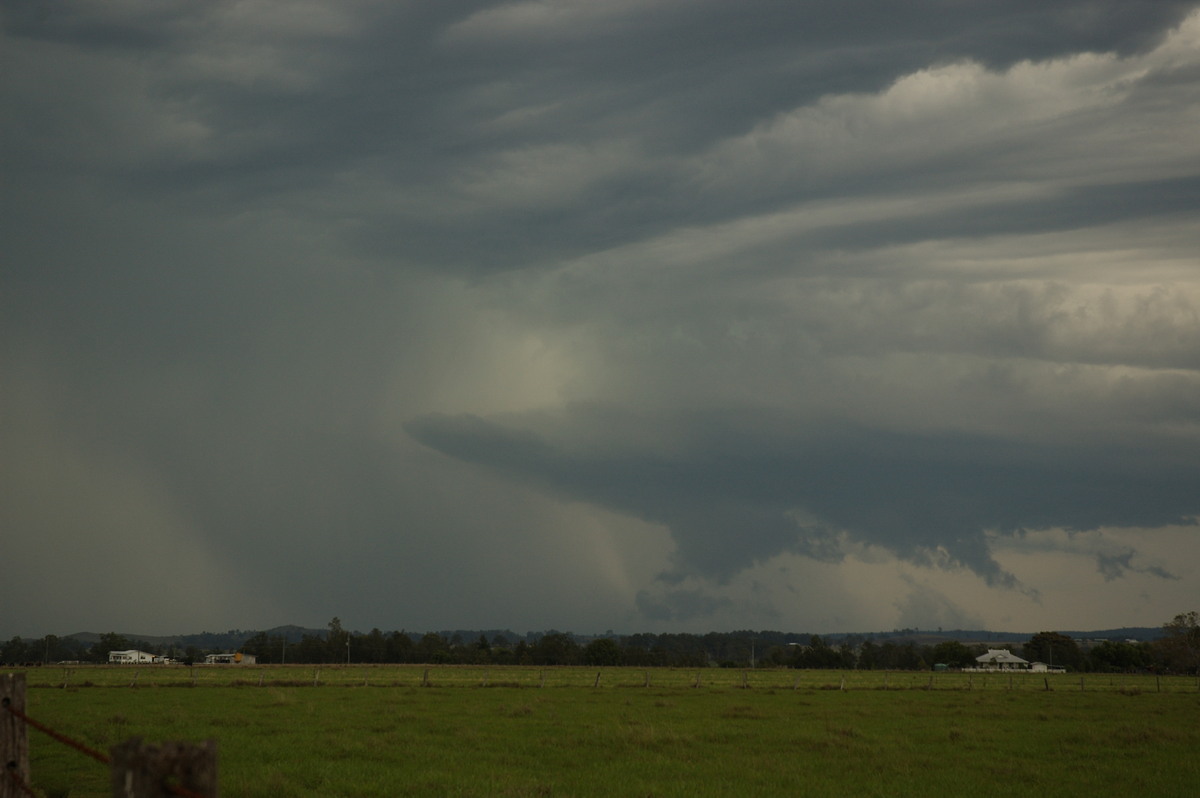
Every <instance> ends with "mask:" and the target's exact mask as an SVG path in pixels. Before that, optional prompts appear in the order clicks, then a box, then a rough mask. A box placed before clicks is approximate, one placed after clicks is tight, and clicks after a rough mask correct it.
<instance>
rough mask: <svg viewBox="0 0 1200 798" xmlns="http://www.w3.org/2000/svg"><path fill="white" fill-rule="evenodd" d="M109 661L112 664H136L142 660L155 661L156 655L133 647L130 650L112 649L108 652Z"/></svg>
mask: <svg viewBox="0 0 1200 798" xmlns="http://www.w3.org/2000/svg"><path fill="white" fill-rule="evenodd" d="M108 662H109V664H110V665H136V664H138V663H142V662H146V663H149V662H154V655H153V654H147V653H146V652H145V651H138V650H137V649H132V648H131V649H130V650H128V651H110V652H108Z"/></svg>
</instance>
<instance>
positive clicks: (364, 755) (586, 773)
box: [27, 666, 1200, 798]
mask: <svg viewBox="0 0 1200 798" xmlns="http://www.w3.org/2000/svg"><path fill="white" fill-rule="evenodd" d="M27 673H28V680H29V684H30V686H31V689H30V690H29V692H28V699H29V700H28V711H29V713H30V714H31V715H32V716H33V717H35V718H37V719H39V720H42V721H43V722H46V723H48V724H50V725H51V726H53V727H54V728H56V729H58V730H60V731H62V732H64V733H67V734H69V735H71V736H73V737H76V738H77V739H79V740H81V741H82V742H85V743H87V744H88V745H91V746H93V747H97V748H101V749H105V748H107V747H108V746H111V745H114V744H116V743H118V742H121V741H123V740H125V739H128V738H129V737H133V736H141V737H144V738H146V739H148V740H169V739H188V740H203V739H208V738H213V739H216V740H217V741H218V745H219V747H220V773H221V785H222V790H221V792H222V795H224V796H268V795H270V796H285V795H288V796H290V795H297V796H330V795H345V796H369V795H409V794H411V795H418V794H419V795H435V796H440V795H447V796H449V795H462V796H472V795H497V796H543V795H560V796H648V795H655V796H676V795H677V796H685V795H686V796H696V795H746V796H750V795H754V796H762V795H805V796H822V795H838V796H844V795H856V796H858V795H864V796H889V798H891V797H893V796H904V795H921V796H930V795H934V796H937V795H962V794H972V793H980V792H983V791H987V792H989V793H994V792H996V791H998V790H1004V791H1008V792H1026V791H1030V790H1034V791H1036V792H1038V794H1041V795H1054V796H1072V795H1080V796H1082V795H1088V796H1094V795H1096V794H1097V793H1103V794H1115V795H1123V794H1129V793H1134V792H1137V793H1141V794H1143V795H1147V796H1150V795H1153V796H1185V795H1186V796H1192V795H1196V794H1200V757H1197V756H1196V751H1197V750H1200V693H1198V692H1197V686H1196V680H1195V679H1182V678H1180V679H1165V678H1164V679H1160V680H1156V679H1155V677H1152V676H1151V677H1145V676H1139V677H1135V676H1114V677H1109V676H1087V677H1085V679H1084V682H1083V684H1082V688H1083V689H1081V684H1080V681H1079V677H1078V676H1077V675H1075V676H1051V677H1048V679H1049V685H1050V687H1051V688H1052V689H1051V690H1049V691H1047V690H1046V689H1045V685H1046V683H1047V682H1046V679H1044V678H1043V677H1041V676H1033V675H1020V676H1016V677H1013V679H1012V680H1011V681H1010V680H1009V678H1008V677H1007V676H999V675H994V674H988V675H984V674H974V675H971V676H968V675H967V674H938V675H936V676H935V677H934V681H933V689H928V688H929V686H930V674H928V673H891V674H884V673H878V672H862V673H845V674H842V673H836V672H818V671H799V672H797V671H761V670H758V671H749V672H743V671H732V670H730V671H727V670H716V669H713V670H704V671H700V672H697V671H694V670H691V671H682V670H665V669H663V670H656V669H652V670H650V671H645V670H636V669H604V670H603V671H598V670H597V669H595V668H591V669H586V668H545V669H540V668H503V669H501V668H490V669H486V668H465V667H458V668H449V667H443V668H436V667H430V668H428V669H426V668H425V667H424V666H386V667H384V666H379V667H368V668H364V667H361V666H355V667H348V668H347V667H330V666H322V667H321V668H320V669H319V670H318V669H317V668H315V667H314V666H293V667H286V668H285V667H270V666H264V667H261V668H255V667H247V668H230V667H225V668H199V667H198V668H195V669H188V668H182V667H175V668H150V667H146V668H141V669H136V668H132V667H129V666H126V667H124V668H106V667H78V668H74V669H73V670H71V671H66V670H64V669H61V668H58V669H54V668H41V669H33V670H30V671H28V672H27ZM597 673H599V674H600V679H599V686H598V687H597V686H596V679H597ZM647 676H648V678H649V682H650V684H649V686H646V680H647ZM135 677H136V678H135ZM798 677H799V680H798V681H797V678H798ZM697 678H699V684H700V687H699V689H696V683H697ZM743 680H744V683H745V684H746V685H748V688H743V686H742V685H743ZM843 680H844V681H843ZM314 682H315V683H316V684H317V685H318V687H316V688H314V687H313V684H314ZM64 683H65V684H66V685H67V686H66V688H65V689H63V688H62V685H63V684H64ZM131 684H136V689H129V686H130V685H131ZM193 684H194V685H195V687H196V688H197V689H190V688H191V687H192V685H193ZM260 684H261V686H260ZM843 684H844V689H842V688H843ZM85 685H91V687H88V686H85ZM426 685H427V686H426ZM484 685H487V686H486V687H484ZM885 685H886V688H887V689H884V688H885ZM102 686H103V687H102ZM199 688H203V689H199ZM452 688H458V689H452ZM30 736H31V748H32V770H33V774H34V784H35V787H37V788H38V789H39V790H41V791H43V793H44V794H45V795H47V796H68V795H69V796H107V795H109V794H110V792H109V787H108V775H107V771H106V769H105V768H104V767H103V766H101V765H99V764H98V763H96V762H94V761H92V760H90V759H87V758H86V757H84V756H82V755H81V754H79V753H77V752H75V751H72V750H70V749H68V748H66V747H64V746H62V745H60V744H58V743H55V742H53V741H51V740H49V739H48V738H46V737H44V736H43V735H41V734H40V733H39V732H37V731H31V732H30Z"/></svg>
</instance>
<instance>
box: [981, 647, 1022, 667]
mask: <svg viewBox="0 0 1200 798" xmlns="http://www.w3.org/2000/svg"><path fill="white" fill-rule="evenodd" d="M975 661H976V662H978V663H979V664H978V665H977V666H976V667H975V668H974V670H980V671H1011V670H1028V668H1029V660H1026V659H1021V658H1020V657H1018V656H1017V655H1016V654H1014V653H1012V652H1011V651H1007V650H1005V649H1003V648H989V649H988V650H987V653H986V654H980V655H979V656H978V657H976V658H975Z"/></svg>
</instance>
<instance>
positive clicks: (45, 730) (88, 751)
mask: <svg viewBox="0 0 1200 798" xmlns="http://www.w3.org/2000/svg"><path fill="white" fill-rule="evenodd" d="M3 707H4V709H7V710H8V711H9V713H10V714H12V715H14V716H15V717H17V718H18V719H20V720H21V722H22V723H24V724H26V725H27V726H32V727H33V728H35V729H37V730H38V731H40V732H41V733H42V734H45V735H46V736H47V737H49V738H50V739H52V740H54V741H55V742H58V743H61V744H63V745H65V746H67V747H68V748H73V749H75V750H76V751H78V752H79V753H81V754H84V755H85V756H89V757H91V758H92V759H94V760H96V761H97V762H99V763H100V764H102V765H111V764H112V758H111V757H109V756H108V754H105V753H103V752H101V751H97V750H96V749H95V748H91V747H89V746H87V745H84V744H83V743H81V742H79V741H78V740H75V739H73V738H71V737H68V736H67V735H65V734H63V733H62V732H59V731H55V730H54V729H52V728H50V727H49V726H47V725H46V724H44V723H42V722H40V721H37V720H34V719H33V718H31V717H29V715H27V714H25V712H23V711H22V710H19V709H17V708H16V707H14V706H12V702H11V701H10V700H9V699H8V698H5V699H4V701H3ZM5 769H6V770H7V771H8V774H9V776H10V778H12V779H13V781H14V782H15V783H16V784H17V785H18V788H19V789H20V790H21V791H22V792H24V793H25V794H26V795H31V796H34V798H37V793H35V792H34V791H33V789H32V788H31V787H30V786H29V784H28V783H27V782H26V780H25V779H24V778H23V777H22V776H21V774H19V773H17V770H16V767H15V766H14V764H13V763H10V764H9V766H8V767H6V768H5ZM162 787H163V790H165V791H166V792H168V793H170V794H172V795H177V796H179V797H180V798H207V796H204V795H201V794H200V793H198V792H195V791H194V790H189V789H188V788H187V787H182V786H180V785H178V784H166V783H164V784H163V785H162Z"/></svg>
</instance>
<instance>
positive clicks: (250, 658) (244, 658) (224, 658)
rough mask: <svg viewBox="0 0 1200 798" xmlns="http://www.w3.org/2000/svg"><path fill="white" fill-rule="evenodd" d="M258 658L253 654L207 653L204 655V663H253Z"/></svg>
mask: <svg viewBox="0 0 1200 798" xmlns="http://www.w3.org/2000/svg"><path fill="white" fill-rule="evenodd" d="M257 661H258V658H257V657H255V656H254V655H253V654H243V653H242V652H240V651H239V652H237V653H236V654H207V655H205V657H204V664H205V665H254V664H255V663H256V662H257Z"/></svg>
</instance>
